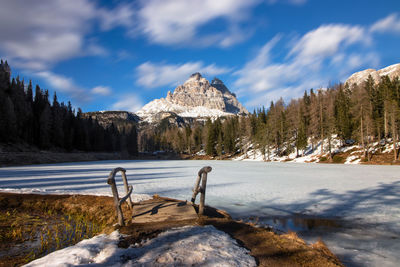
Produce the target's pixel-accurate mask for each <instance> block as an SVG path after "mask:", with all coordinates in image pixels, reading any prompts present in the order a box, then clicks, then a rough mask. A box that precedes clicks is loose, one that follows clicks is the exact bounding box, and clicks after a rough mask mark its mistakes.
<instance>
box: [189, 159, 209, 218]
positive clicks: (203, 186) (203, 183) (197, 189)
mask: <svg viewBox="0 0 400 267" xmlns="http://www.w3.org/2000/svg"><path fill="white" fill-rule="evenodd" d="M211 170H212V168H211V167H210V166H206V167H203V168H201V169H200V171H199V172H198V174H197V179H196V182H195V184H194V188H193V195H192V199H191V201H192V203H193V204H194V202H195V201H196V196H197V194H198V193H201V196H200V205H199V214H200V215H203V214H204V203H205V200H206V186H207V173H209V172H210V171H211ZM200 181H201V187H200Z"/></svg>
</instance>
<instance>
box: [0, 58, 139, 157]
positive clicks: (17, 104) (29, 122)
mask: <svg viewBox="0 0 400 267" xmlns="http://www.w3.org/2000/svg"><path fill="white" fill-rule="evenodd" d="M0 143H11V144H16V143H25V144H29V145H33V146H36V147H38V148H39V149H45V150H48V149H62V150H64V151H73V150H78V151H87V152H89V151H93V152H121V151H123V152H128V153H129V154H132V155H136V154H137V151H138V148H137V130H136V126H134V125H131V126H130V127H124V128H123V129H122V130H118V129H117V127H115V126H114V125H113V124H111V125H110V126H109V127H107V128H104V127H102V126H101V125H100V124H99V123H98V122H97V121H96V120H92V119H91V118H84V117H83V116H82V110H81V109H80V108H78V111H75V109H73V108H72V105H71V102H70V101H68V103H67V104H65V103H64V102H61V103H60V102H59V101H58V99H57V94H56V93H54V96H53V101H52V103H50V101H49V91H48V90H43V89H41V88H40V87H39V85H36V86H35V89H34V90H33V86H32V82H31V81H29V83H28V85H25V82H24V81H23V80H22V81H21V80H20V79H19V77H17V78H12V79H11V69H10V67H9V65H8V63H7V61H5V62H3V60H1V63H0Z"/></svg>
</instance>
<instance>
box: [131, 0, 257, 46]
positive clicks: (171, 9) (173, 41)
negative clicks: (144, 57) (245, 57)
mask: <svg viewBox="0 0 400 267" xmlns="http://www.w3.org/2000/svg"><path fill="white" fill-rule="evenodd" d="M260 2H261V0H248V1H242V0H225V1H214V0H171V1H164V0H148V1H143V2H142V4H143V5H142V7H141V8H140V10H139V11H138V20H139V22H138V23H139V28H140V31H141V32H142V33H144V34H145V35H146V36H147V37H148V39H149V40H150V41H151V42H155V43H161V44H166V45H179V44H182V43H184V44H191V45H211V44H217V45H220V46H230V45H232V44H234V43H237V42H240V41H242V40H243V39H244V36H246V34H245V32H244V31H241V30H240V29H239V26H238V25H239V22H241V21H242V20H244V19H245V18H248V17H250V12H249V11H250V9H251V8H252V7H254V6H255V5H256V4H258V3H260ZM216 19H222V20H223V21H224V23H225V24H226V25H227V27H226V29H225V30H223V31H221V32H217V33H216V32H214V33H209V34H205V35H201V34H199V28H200V27H202V26H205V25H206V24H207V23H209V22H212V21H214V20H216ZM210 39H211V40H212V43H211V42H208V40H210Z"/></svg>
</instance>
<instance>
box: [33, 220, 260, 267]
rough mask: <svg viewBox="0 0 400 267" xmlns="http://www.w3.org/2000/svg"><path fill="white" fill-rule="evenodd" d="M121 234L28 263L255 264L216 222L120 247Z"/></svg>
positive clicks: (83, 243) (97, 238) (104, 237)
mask: <svg viewBox="0 0 400 267" xmlns="http://www.w3.org/2000/svg"><path fill="white" fill-rule="evenodd" d="M120 238H121V235H120V234H119V233H118V232H117V231H115V232H113V233H112V234H110V235H105V234H102V235H99V236H96V237H93V238H91V239H86V240H83V241H81V242H79V243H78V244H76V245H75V246H71V247H68V248H64V249H62V250H58V251H55V252H53V253H51V254H49V255H47V256H45V257H43V258H40V259H37V260H35V261H33V262H31V263H29V264H27V265H25V266H30V267H33V266H41V267H42V266H69V265H82V264H96V266H99V265H100V266H114V267H117V266H177V265H178V266H182V265H184V266H256V262H255V260H254V258H253V257H251V256H250V255H249V254H248V251H247V250H246V249H244V248H241V247H239V246H238V244H237V243H236V241H235V240H234V239H232V238H231V237H229V235H227V234H226V233H224V232H221V231H219V230H217V229H215V228H214V227H213V226H205V227H199V226H186V227H180V228H174V229H171V230H168V231H166V232H163V233H161V234H160V235H159V236H158V237H156V238H153V239H151V240H148V241H144V242H142V243H141V244H135V245H133V246H131V247H129V248H127V249H123V248H118V242H119V240H120Z"/></svg>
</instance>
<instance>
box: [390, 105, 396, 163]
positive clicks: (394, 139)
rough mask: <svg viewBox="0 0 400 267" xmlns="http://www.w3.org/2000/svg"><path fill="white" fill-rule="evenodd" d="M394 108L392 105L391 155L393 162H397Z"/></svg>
mask: <svg viewBox="0 0 400 267" xmlns="http://www.w3.org/2000/svg"><path fill="white" fill-rule="evenodd" d="M395 114H396V113H395V107H394V104H393V105H392V116H391V117H392V141H393V153H394V161H396V160H397V145H396V143H397V138H396V137H397V135H396V119H395Z"/></svg>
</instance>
